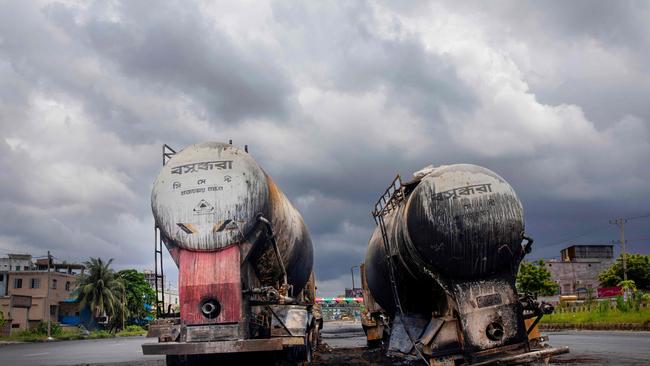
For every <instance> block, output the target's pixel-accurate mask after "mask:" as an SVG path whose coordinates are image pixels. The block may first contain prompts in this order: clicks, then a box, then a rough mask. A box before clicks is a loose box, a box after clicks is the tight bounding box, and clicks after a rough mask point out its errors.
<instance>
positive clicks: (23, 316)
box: [0, 254, 85, 331]
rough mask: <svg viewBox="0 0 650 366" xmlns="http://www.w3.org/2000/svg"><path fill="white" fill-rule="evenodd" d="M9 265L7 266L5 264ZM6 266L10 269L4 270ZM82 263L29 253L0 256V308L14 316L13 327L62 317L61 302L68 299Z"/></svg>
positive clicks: (13, 329) (27, 326)
mask: <svg viewBox="0 0 650 366" xmlns="http://www.w3.org/2000/svg"><path fill="white" fill-rule="evenodd" d="M5 265H7V267H5ZM5 268H7V269H9V268H10V270H6V271H5V270H4V269H5ZM84 269H85V267H84V266H83V265H81V264H66V263H54V262H50V263H49V271H48V260H47V259H44V260H38V261H37V262H36V263H33V262H32V256H31V255H28V254H9V255H8V256H7V258H0V312H2V313H3V315H4V318H5V319H10V320H11V330H12V331H15V330H26V329H29V328H31V327H34V326H36V325H38V324H39V323H40V322H43V321H47V319H48V317H50V319H51V320H52V321H54V322H57V321H59V318H60V315H61V314H60V311H59V309H60V305H61V304H62V303H64V302H66V301H69V300H70V298H71V296H72V292H73V291H74V286H75V280H76V274H77V273H83V271H84Z"/></svg>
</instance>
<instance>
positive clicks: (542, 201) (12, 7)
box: [0, 0, 650, 295]
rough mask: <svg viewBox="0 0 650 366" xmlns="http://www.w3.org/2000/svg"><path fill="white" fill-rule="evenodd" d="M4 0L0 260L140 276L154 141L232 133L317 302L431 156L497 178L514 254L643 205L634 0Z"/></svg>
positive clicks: (545, 249) (580, 237)
mask: <svg viewBox="0 0 650 366" xmlns="http://www.w3.org/2000/svg"><path fill="white" fill-rule="evenodd" d="M0 3H1V6H2V11H0V177H1V184H0V255H5V254H6V253H9V252H29V253H32V254H33V255H35V256H39V255H44V254H45V253H46V251H47V250H51V251H52V252H53V254H54V255H55V256H56V257H57V258H59V259H62V260H69V261H70V260H84V259H86V258H87V257H88V256H101V257H105V258H108V257H113V258H115V263H116V266H117V267H118V268H125V267H136V268H140V269H142V268H150V267H151V266H152V264H153V253H152V246H153V220H152V217H151V211H150V201H149V198H150V190H151V185H152V182H153V180H154V178H155V176H156V175H157V172H158V171H159V169H160V160H161V157H160V147H161V144H163V143H167V144H169V145H171V146H173V147H176V148H182V147H183V146H186V145H188V144H192V143H196V142H201V141H206V140H218V141H227V140H228V139H233V140H234V143H235V144H236V145H240V146H243V145H244V144H248V145H249V146H250V150H251V153H252V154H253V156H254V157H255V158H256V159H257V160H258V161H259V162H260V164H261V165H262V166H263V167H264V168H265V169H266V170H267V172H269V174H270V175H271V176H272V177H273V178H274V179H275V180H276V181H277V182H278V184H279V185H280V187H281V188H282V189H283V190H284V192H285V193H286V194H287V196H288V197H289V198H290V199H291V200H292V202H293V203H294V204H295V205H296V206H297V207H298V208H299V210H300V211H301V212H302V214H303V216H304V218H305V220H306V222H307V224H308V226H309V229H310V231H311V234H312V238H313V241H314V245H315V248H316V252H315V255H316V273H317V276H318V279H319V280H320V286H319V287H320V290H321V293H322V294H324V295H335V294H336V293H339V292H341V290H342V288H343V287H344V286H346V285H347V286H349V285H350V275H349V273H350V267H351V266H353V265H356V264H358V263H359V262H361V261H362V259H363V255H364V251H365V246H366V244H367V240H368V238H369V236H370V233H371V231H372V230H373V228H374V223H373V221H372V219H371V217H370V215H369V211H370V209H371V206H372V204H373V202H374V201H375V200H376V199H377V198H378V195H379V194H380V193H381V192H382V191H383V189H384V188H385V186H387V185H388V183H389V182H390V180H391V179H392V178H393V177H394V176H395V174H397V173H400V174H402V176H404V177H410V175H411V173H412V172H413V171H415V170H417V169H419V168H422V167H424V166H426V165H429V164H434V165H440V164H450V163H474V164H480V165H484V166H486V167H488V168H490V169H492V170H494V171H495V172H497V173H498V174H500V175H501V176H503V177H504V178H506V179H507V180H508V181H509V182H510V183H511V184H512V185H513V186H514V188H515V189H516V190H517V192H518V194H519V195H520V198H521V199H522V201H523V204H524V209H525V212H526V220H527V221H526V225H527V232H528V233H529V234H530V235H531V236H533V237H534V238H535V239H536V244H535V245H536V246H535V249H534V251H533V253H532V255H531V258H541V257H547V258H549V257H554V256H558V255H559V251H560V249H562V248H563V247H564V246H566V245H567V244H569V243H610V242H611V240H614V239H616V238H617V235H618V232H617V228H616V227H615V226H613V225H610V224H609V223H608V222H609V220H610V219H611V218H614V217H618V216H636V215H643V214H647V213H649V212H650V183H649V182H650V62H649V60H650V22H648V19H650V8H649V6H650V3H648V2H641V1H639V2H633V1H617V2H605V1H602V2H596V1H571V2H566V1H555V2H552V1H547V2H544V3H543V4H540V3H538V2H532V1H531V2H525V1H491V2H482V1H478V2H463V5H458V4H455V3H457V2H453V1H450V2H443V3H430V2H422V3H419V2H414V1H409V2H401V1H400V2H397V1H396V2H391V3H388V2H372V3H370V2H363V1H339V2H334V1H332V2H299V1H296V2H270V3H263V2H261V1H250V2H232V1H224V2H221V3H215V2H212V1H209V2H208V1H206V2H190V1H178V2H161V1H139V2H135V1H97V2H92V1H90V2H86V1H84V2H76V1H63V2H51V3H50V2H44V1H35V2H28V1H22V0H18V1H0ZM649 227H650V218H642V219H636V220H631V221H629V222H628V226H627V230H626V234H627V238H628V239H629V240H630V241H629V243H628V245H629V247H630V248H631V251H635V252H648V251H650V229H649ZM168 263H169V266H168V267H171V266H173V264H172V263H171V261H168ZM167 273H169V274H170V275H171V276H174V275H175V272H174V271H173V270H171V268H169V269H168V272H167Z"/></svg>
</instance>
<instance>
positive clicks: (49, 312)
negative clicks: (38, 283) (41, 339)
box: [45, 250, 52, 341]
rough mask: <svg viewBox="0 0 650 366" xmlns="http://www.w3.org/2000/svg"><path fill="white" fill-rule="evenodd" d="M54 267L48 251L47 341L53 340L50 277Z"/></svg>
mask: <svg viewBox="0 0 650 366" xmlns="http://www.w3.org/2000/svg"><path fill="white" fill-rule="evenodd" d="M51 266H52V255H51V254H50V251H49V250H48V251H47V295H46V296H45V315H46V316H47V339H48V340H50V341H51V340H52V336H51V327H52V315H51V312H52V311H51V310H50V288H51V287H52V283H51V282H52V280H51V276H50V267H51Z"/></svg>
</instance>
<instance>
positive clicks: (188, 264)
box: [178, 246, 242, 324]
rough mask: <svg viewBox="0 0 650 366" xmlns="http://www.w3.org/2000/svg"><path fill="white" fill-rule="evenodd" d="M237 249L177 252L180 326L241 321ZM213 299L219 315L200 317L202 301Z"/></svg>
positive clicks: (181, 250)
mask: <svg viewBox="0 0 650 366" xmlns="http://www.w3.org/2000/svg"><path fill="white" fill-rule="evenodd" d="M239 256H240V255H239V247H237V246H230V247H228V248H225V249H223V250H220V251H218V252H195V251H190V250H185V249H179V251H178V259H179V265H178V267H179V281H178V282H179V285H178V287H179V290H180V291H179V297H180V302H181V322H182V323H183V324H216V323H235V322H238V321H240V320H241V318H242V308H241V307H242V295H241V280H240V265H239V261H240V259H239ZM207 298H214V299H217V301H219V303H220V304H221V313H220V314H219V316H217V317H216V318H214V319H208V318H206V317H204V316H203V314H201V303H202V301H203V300H204V299H207Z"/></svg>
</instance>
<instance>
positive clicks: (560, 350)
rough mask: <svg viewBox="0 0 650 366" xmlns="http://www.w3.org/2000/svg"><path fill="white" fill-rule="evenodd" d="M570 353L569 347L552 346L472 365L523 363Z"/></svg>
mask: <svg viewBox="0 0 650 366" xmlns="http://www.w3.org/2000/svg"><path fill="white" fill-rule="evenodd" d="M565 353H569V348H568V347H551V348H546V349H543V350H539V351H532V352H526V353H521V354H516V355H509V356H504V357H496V358H493V359H490V360H487V361H482V362H477V363H473V364H472V366H487V365H522V364H529V363H531V362H536V361H544V360H547V359H549V358H550V357H552V356H557V355H561V354H565Z"/></svg>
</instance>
